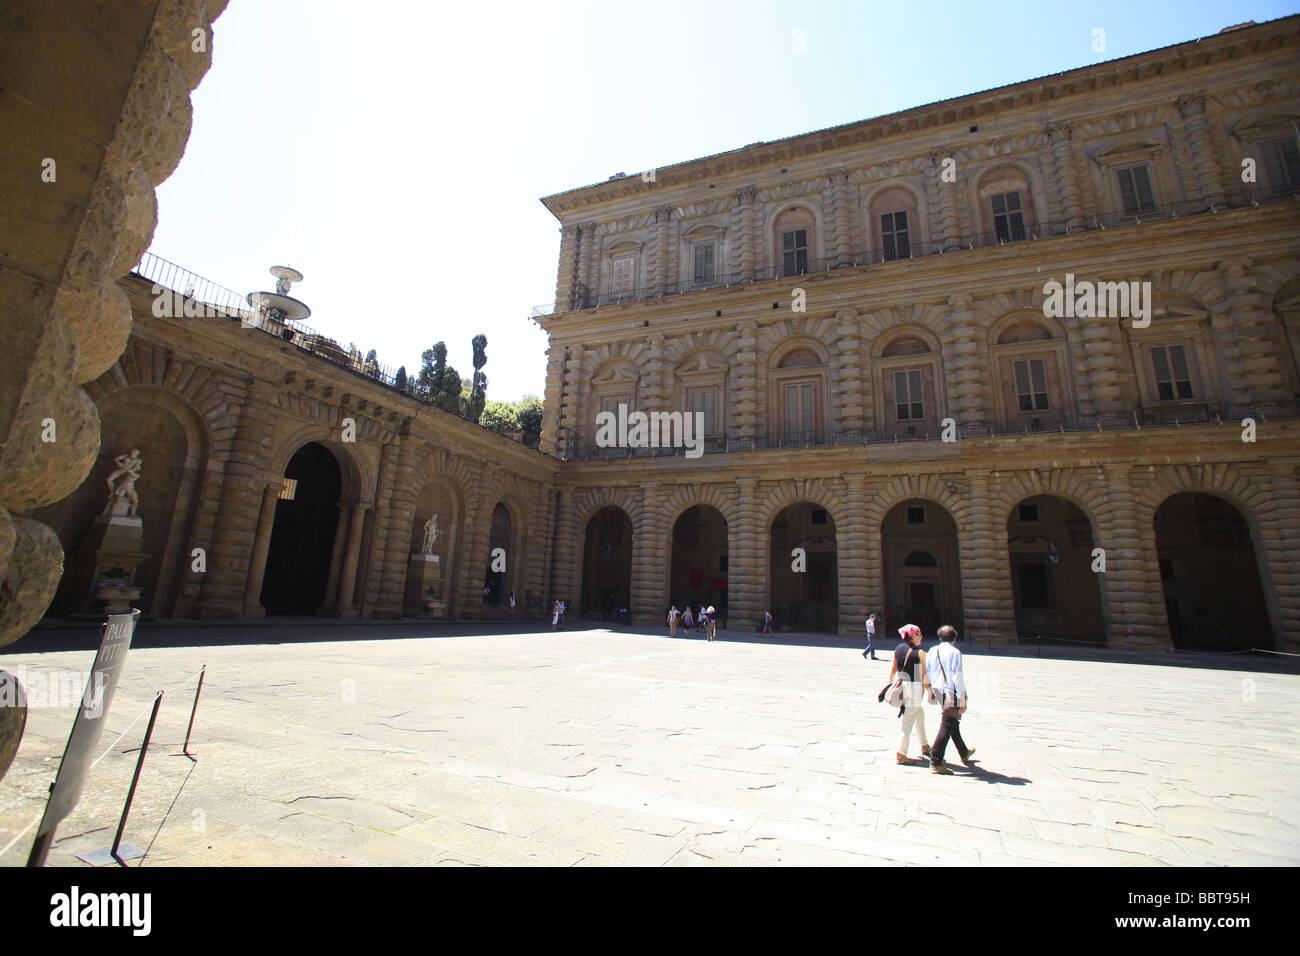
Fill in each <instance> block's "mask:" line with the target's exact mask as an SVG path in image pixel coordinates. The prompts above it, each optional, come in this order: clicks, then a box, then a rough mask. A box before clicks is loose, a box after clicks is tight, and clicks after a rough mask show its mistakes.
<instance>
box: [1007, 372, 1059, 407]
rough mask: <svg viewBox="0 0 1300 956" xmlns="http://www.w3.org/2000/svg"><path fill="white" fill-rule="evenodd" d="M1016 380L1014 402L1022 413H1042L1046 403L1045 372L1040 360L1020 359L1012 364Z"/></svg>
mask: <svg viewBox="0 0 1300 956" xmlns="http://www.w3.org/2000/svg"><path fill="white" fill-rule="evenodd" d="M1012 368H1013V369H1014V370H1015V379H1016V400H1017V404H1018V405H1019V408H1020V410H1021V411H1022V412H1039V411H1044V410H1046V409H1047V408H1049V407H1050V406H1049V405H1048V401H1047V371H1046V369H1045V367H1044V364H1043V360H1042V359H1021V360H1019V361H1016V362H1013V363H1012Z"/></svg>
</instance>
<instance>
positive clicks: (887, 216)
mask: <svg viewBox="0 0 1300 956" xmlns="http://www.w3.org/2000/svg"><path fill="white" fill-rule="evenodd" d="M868 215H869V218H870V227H871V229H870V232H869V233H868V235H870V236H871V242H872V248H873V249H874V250H875V255H874V256H873V257H872V258H873V260H874V261H879V262H892V261H893V260H895V259H908V258H911V256H912V249H913V246H914V245H915V244H916V243H917V242H918V241H919V239H920V232H919V230H920V227H921V218H920V215H919V213H918V211H917V204H916V196H915V195H913V194H912V192H911V190H908V189H904V188H903V187H901V186H893V187H890V188H888V189H882V190H880V191H879V192H877V193H876V194H875V195H874V196H872V197H871V207H870V211H869V213H868Z"/></svg>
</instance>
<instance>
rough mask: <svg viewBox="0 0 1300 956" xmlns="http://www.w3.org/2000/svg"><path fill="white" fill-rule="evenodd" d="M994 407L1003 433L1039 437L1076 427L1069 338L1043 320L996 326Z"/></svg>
mask: <svg viewBox="0 0 1300 956" xmlns="http://www.w3.org/2000/svg"><path fill="white" fill-rule="evenodd" d="M989 357H990V359H991V362H990V364H991V365H992V371H993V382H992V385H993V394H994V405H995V411H996V414H997V420H998V426H999V428H1000V429H1001V430H1003V431H1039V430H1050V429H1053V428H1059V427H1060V426H1061V425H1062V424H1063V423H1072V422H1073V421H1074V399H1073V392H1072V390H1071V388H1070V383H1069V381H1068V380H1067V378H1068V376H1067V374H1066V373H1067V370H1068V369H1069V364H1068V361H1067V358H1068V355H1067V352H1066V350H1065V339H1064V335H1063V334H1062V333H1061V332H1059V331H1057V330H1054V329H1051V328H1048V327H1047V326H1046V325H1044V324H1043V321H1042V320H1041V318H1039V317H1038V316H1036V315H1034V316H1030V315H1024V316H1013V317H1011V318H1010V319H1007V320H1004V321H1003V322H1002V323H1000V324H999V325H996V326H994V329H993V332H992V339H991V341H990V343H989Z"/></svg>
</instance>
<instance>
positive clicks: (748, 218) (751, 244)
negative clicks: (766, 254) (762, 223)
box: [736, 186, 758, 279]
mask: <svg viewBox="0 0 1300 956" xmlns="http://www.w3.org/2000/svg"><path fill="white" fill-rule="evenodd" d="M736 204H737V206H738V207H739V213H740V216H739V218H740V269H739V271H740V274H741V277H742V278H745V279H752V278H753V277H754V269H755V268H756V267H757V262H758V254H757V251H756V246H757V243H758V226H757V224H756V223H757V218H758V190H756V189H755V188H754V187H753V186H746V187H745V188H744V189H741V190H738V191H737V192H736Z"/></svg>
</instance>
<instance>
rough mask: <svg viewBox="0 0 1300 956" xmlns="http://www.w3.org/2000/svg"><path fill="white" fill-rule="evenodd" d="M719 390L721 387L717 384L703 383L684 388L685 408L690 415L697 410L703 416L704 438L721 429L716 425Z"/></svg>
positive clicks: (713, 434) (717, 423)
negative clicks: (695, 386) (698, 385)
mask: <svg viewBox="0 0 1300 956" xmlns="http://www.w3.org/2000/svg"><path fill="white" fill-rule="evenodd" d="M719 391H721V388H720V386H717V385H705V386H701V387H698V388H688V389H687V390H686V410H687V411H688V412H690V413H691V414H692V415H694V414H695V413H696V412H699V413H701V414H702V415H703V416H704V435H705V437H706V438H710V437H713V436H715V435H718V434H720V433H721V431H722V429H721V428H719V427H718V425H719V422H718V418H717V409H718V392H719Z"/></svg>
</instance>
